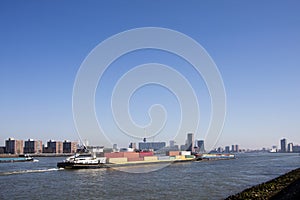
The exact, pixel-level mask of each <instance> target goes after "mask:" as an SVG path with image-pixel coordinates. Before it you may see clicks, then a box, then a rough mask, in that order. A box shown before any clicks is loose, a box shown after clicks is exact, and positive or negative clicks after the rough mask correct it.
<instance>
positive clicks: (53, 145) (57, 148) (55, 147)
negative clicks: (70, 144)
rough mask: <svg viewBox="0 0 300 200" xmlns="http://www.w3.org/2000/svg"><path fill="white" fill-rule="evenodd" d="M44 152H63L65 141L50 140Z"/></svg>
mask: <svg viewBox="0 0 300 200" xmlns="http://www.w3.org/2000/svg"><path fill="white" fill-rule="evenodd" d="M43 152H44V153H63V142H60V141H54V140H49V141H48V142H47V147H45V148H44V150H43Z"/></svg>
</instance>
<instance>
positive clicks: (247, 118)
mask: <svg viewBox="0 0 300 200" xmlns="http://www.w3.org/2000/svg"><path fill="white" fill-rule="evenodd" d="M299 9H300V2H299V1H296V0H295V1H292V0H287V1H276V0H275V1H263V2H262V1H230V0H229V1H188V2H183V1H167V0H166V1H147V0H145V1H133V0H131V1H121V0H120V1H92V0H89V1H58V0H54V1H46V0H42V1H31V0H29V1H16V0H9V1H8V0H7V1H6V0H2V1H0V27H1V29H0V30H1V31H0V145H1V144H2V142H3V144H4V140H5V139H7V138H8V137H14V138H17V139H23V140H26V139H28V138H33V139H41V140H43V141H44V142H46V141H47V140H49V139H55V140H64V139H69V140H75V141H77V140H79V136H78V131H77V129H76V125H75V122H74V120H73V111H72V94H73V86H74V82H75V80H76V75H77V74H78V71H79V69H80V66H81V65H82V63H83V61H84V60H85V59H86V57H87V56H88V55H89V53H90V52H91V51H92V50H93V49H94V48H95V47H96V46H97V45H98V44H100V43H101V42H103V41H104V40H106V39H107V38H109V37H111V36H113V35H115V34H118V33H120V32H124V31H126V30H130V29H135V28H142V27H162V28H167V29H172V30H175V31H178V32H181V33H183V34H185V35H187V36H189V37H191V38H193V39H194V40H195V41H197V42H198V43H199V44H201V45H202V47H203V48H204V49H205V50H206V51H207V53H208V54H209V55H210V57H211V58H212V59H213V61H214V62H215V64H216V66H217V67H218V70H219V72H220V75H221V77H222V79H223V83H224V87H225V91H226V118H225V123H224V127H223V130H222V133H221V136H220V138H219V140H217V141H216V142H217V143H216V147H218V146H226V145H231V144H239V145H240V147H241V148H252V149H255V148H262V147H267V148H268V147H271V146H272V145H277V146H279V140H280V139H282V138H286V139H287V140H288V142H293V143H294V144H300V136H299V135H300V123H299V122H300V92H299V86H300V78H299V77H300V56H299V53H300V45H299V44H300V13H299ZM113 50H114V49H112V51H113ZM100 57H101V56H100ZM145 63H162V64H165V65H168V66H171V67H173V68H174V69H175V70H176V71H178V72H179V73H180V74H182V75H183V76H184V77H185V78H186V79H187V80H188V81H189V82H190V84H191V85H192V87H193V88H194V89H195V94H196V97H197V98H198V100H199V108H200V113H201V117H200V123H199V124H200V125H199V129H198V130H197V133H195V134H196V139H203V138H204V135H205V132H206V130H207V128H208V126H209V120H210V117H211V115H210V112H211V108H212V105H210V95H209V92H208V90H207V87H206V85H205V82H204V81H203V79H202V77H201V76H199V75H197V73H195V70H194V69H193V68H192V67H191V66H190V64H189V63H187V62H186V61H185V60H183V59H181V58H179V57H178V56H176V55H173V54H170V53H168V52H164V51H159V50H154V49H146V50H141V51H135V52H131V53H128V54H126V55H123V56H122V57H120V58H119V59H118V60H116V61H115V62H114V63H112V64H111V66H109V68H108V69H107V70H106V72H105V74H103V77H102V78H103V79H101V80H100V82H99V85H98V87H97V91H96V94H95V108H96V111H97V112H96V115H97V119H98V122H99V123H101V124H102V125H101V126H102V128H103V130H104V131H106V132H109V133H111V137H112V138H111V140H112V142H113V143H118V144H119V146H125V145H127V144H128V143H129V142H130V141H135V142H138V141H139V140H137V139H133V138H130V137H124V134H122V133H121V132H120V130H119V129H118V128H116V127H115V124H114V123H113V115H112V114H111V111H110V109H111V107H110V106H111V105H110V104H111V100H110V97H111V94H112V90H113V88H114V85H115V84H116V83H117V81H118V80H119V78H120V77H122V75H123V74H124V73H126V72H127V71H128V70H131V69H133V68H134V67H136V66H137V65H141V64H145ZM166 79H169V80H170V81H172V78H166ZM179 87H180V86H179ZM128 104H129V107H130V113H131V118H132V120H133V121H134V122H135V123H136V124H139V125H140V126H146V125H147V124H148V123H149V121H151V119H149V115H148V113H147V112H148V109H149V107H151V105H153V104H163V105H164V106H165V107H164V108H165V111H166V112H167V113H168V114H167V115H166V117H167V119H168V120H167V122H166V124H165V127H164V128H165V130H163V131H162V132H161V134H159V135H158V136H156V137H154V138H151V140H164V141H165V142H168V140H170V139H172V137H173V136H174V135H172V134H173V132H175V131H176V130H175V129H176V128H177V126H178V124H179V122H180V109H179V108H178V106H179V104H180V102H178V100H177V99H176V95H174V94H172V92H171V91H170V90H168V89H166V88H164V87H162V86H159V85H155V84H152V85H151V84H150V85H146V86H144V87H142V88H140V89H139V90H137V91H136V92H135V93H134V94H133V95H132V97H131V98H130V101H129V103H128ZM87 131H89V130H87ZM145 132H146V133H145V135H147V134H148V135H151V130H150V129H149V130H148V131H147V130H145ZM166 133H168V134H166ZM182 134H183V135H185V134H186V133H182ZM80 137H81V138H82V139H85V135H84V134H83V135H82V133H81V135H80ZM90 140H92V138H91V139H90ZM89 142H92V141H89ZM176 142H177V144H182V143H184V141H183V140H180V141H176Z"/></svg>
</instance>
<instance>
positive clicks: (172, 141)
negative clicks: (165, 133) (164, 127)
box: [170, 140, 175, 148]
mask: <svg viewBox="0 0 300 200" xmlns="http://www.w3.org/2000/svg"><path fill="white" fill-rule="evenodd" d="M174 147H175V141H174V140H170V148H174Z"/></svg>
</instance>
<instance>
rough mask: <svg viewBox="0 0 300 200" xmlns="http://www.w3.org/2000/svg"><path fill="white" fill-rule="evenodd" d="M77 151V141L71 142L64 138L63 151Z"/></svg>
mask: <svg viewBox="0 0 300 200" xmlns="http://www.w3.org/2000/svg"><path fill="white" fill-rule="evenodd" d="M76 151H77V142H71V141H68V140H65V141H64V142H63V153H76Z"/></svg>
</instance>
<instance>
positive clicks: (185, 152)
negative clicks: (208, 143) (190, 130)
mask: <svg viewBox="0 0 300 200" xmlns="http://www.w3.org/2000/svg"><path fill="white" fill-rule="evenodd" d="M180 155H182V156H189V155H191V152H190V151H181V152H180Z"/></svg>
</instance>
